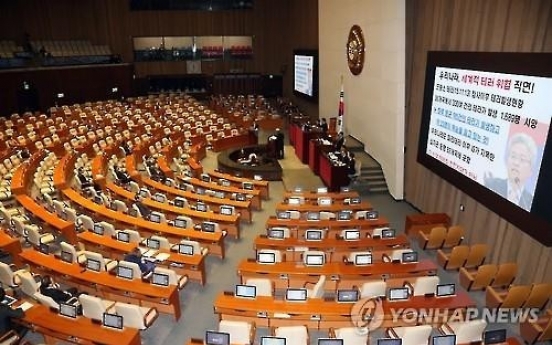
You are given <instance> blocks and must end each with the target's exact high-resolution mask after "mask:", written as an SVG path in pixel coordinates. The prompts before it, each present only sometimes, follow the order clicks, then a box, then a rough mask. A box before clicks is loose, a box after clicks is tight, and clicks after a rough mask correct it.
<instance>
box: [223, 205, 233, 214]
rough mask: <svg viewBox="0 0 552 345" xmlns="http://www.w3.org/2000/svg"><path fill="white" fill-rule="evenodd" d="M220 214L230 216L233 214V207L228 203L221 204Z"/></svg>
mask: <svg viewBox="0 0 552 345" xmlns="http://www.w3.org/2000/svg"><path fill="white" fill-rule="evenodd" d="M220 214H223V215H225V216H231V215H233V214H234V207H233V206H230V205H222V206H220Z"/></svg>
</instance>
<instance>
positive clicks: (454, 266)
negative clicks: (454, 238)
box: [437, 245, 470, 270]
mask: <svg viewBox="0 0 552 345" xmlns="http://www.w3.org/2000/svg"><path fill="white" fill-rule="evenodd" d="M469 253H470V247H468V246H463V245H462V246H456V247H453V248H452V250H451V251H450V253H446V252H445V251H443V250H441V249H439V250H438V251H437V263H438V264H439V265H440V266H441V267H443V269H445V270H458V269H460V267H462V266H464V263H465V262H466V260H467V259H468V255H469Z"/></svg>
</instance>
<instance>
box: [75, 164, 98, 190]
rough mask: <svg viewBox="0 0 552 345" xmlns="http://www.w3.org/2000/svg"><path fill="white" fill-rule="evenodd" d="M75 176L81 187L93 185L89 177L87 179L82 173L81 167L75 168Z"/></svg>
mask: <svg viewBox="0 0 552 345" xmlns="http://www.w3.org/2000/svg"><path fill="white" fill-rule="evenodd" d="M77 178H78V179H79V182H80V184H81V189H84V188H88V187H93V186H94V185H93V183H92V181H90V179H88V177H87V176H86V175H84V170H83V169H82V168H79V169H78V170H77Z"/></svg>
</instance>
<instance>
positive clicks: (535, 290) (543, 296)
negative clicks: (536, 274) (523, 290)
mask: <svg viewBox="0 0 552 345" xmlns="http://www.w3.org/2000/svg"><path fill="white" fill-rule="evenodd" d="M551 296H552V284H550V283H540V284H533V286H532V287H531V293H530V294H529V296H527V299H526V300H525V302H524V303H523V308H537V309H543V308H544V307H545V306H546V304H548V301H549V300H550V297H551Z"/></svg>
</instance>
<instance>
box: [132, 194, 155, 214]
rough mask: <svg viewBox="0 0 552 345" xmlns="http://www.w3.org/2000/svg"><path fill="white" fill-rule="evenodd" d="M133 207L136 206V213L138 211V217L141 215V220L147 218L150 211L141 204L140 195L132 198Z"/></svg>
mask: <svg viewBox="0 0 552 345" xmlns="http://www.w3.org/2000/svg"><path fill="white" fill-rule="evenodd" d="M134 206H136V208H137V209H138V211H140V215H142V218H144V219H148V218H149V215H150V213H151V210H150V208H149V207H147V206H146V205H144V203H142V197H141V196H140V194H136V196H135V197H134Z"/></svg>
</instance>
